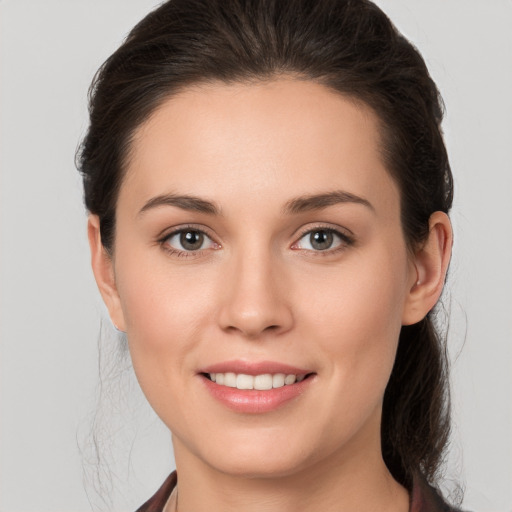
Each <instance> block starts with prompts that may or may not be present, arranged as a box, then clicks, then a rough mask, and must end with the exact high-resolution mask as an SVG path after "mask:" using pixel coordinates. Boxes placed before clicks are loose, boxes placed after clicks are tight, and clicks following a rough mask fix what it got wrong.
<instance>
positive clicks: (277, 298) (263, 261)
mask: <svg viewBox="0 0 512 512" xmlns="http://www.w3.org/2000/svg"><path fill="white" fill-rule="evenodd" d="M227 266H228V268H227V269H226V272H227V275H226V276H225V277H226V279H225V282H224V291H225V294H224V300H223V303H222V311H221V312H220V323H221V327H222V328H223V329H227V330H232V331H238V332H239V333H242V334H243V335H244V336H246V337H250V338H254V337H257V336H259V335H261V334H262V333H263V332H268V331H271V330H272V331H274V332H276V333H277V332H283V331H285V330H287V329H289V327H290V326H291V323H292V320H293V319H292V314H291V309H290V307H289V304H288V302H287V298H286V297H285V292H284V290H285V289H286V287H285V286H283V284H284V283H282V282H281V281H282V280H283V279H285V276H284V274H283V273H282V272H280V261H279V257H278V255H276V254H274V253H273V251H272V248H271V247H270V245H269V244H262V243H261V242H258V241H257V240H252V241H247V242H246V243H245V244H243V245H242V246H240V247H238V248H237V249H235V250H233V253H232V254H231V257H230V258H229V261H228V262H227Z"/></svg>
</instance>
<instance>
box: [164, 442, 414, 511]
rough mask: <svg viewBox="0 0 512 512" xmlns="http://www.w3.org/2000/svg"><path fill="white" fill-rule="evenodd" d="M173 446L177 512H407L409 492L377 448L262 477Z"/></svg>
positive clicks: (176, 444)
mask: <svg viewBox="0 0 512 512" xmlns="http://www.w3.org/2000/svg"><path fill="white" fill-rule="evenodd" d="M174 445H175V456H176V466H177V468H178V507H177V512H196V511H202V510H209V511H211V512H235V511H237V512H238V511H240V510H243V511H244V512H256V511H257V512H296V511H297V510H309V509H311V510H322V511H323V512H340V511H353V510H357V511H358V512H374V511H375V510H379V512H387V511H389V512H391V511H392V512H407V511H408V510H409V496H408V493H407V491H406V490H405V489H404V488H403V487H402V486H401V485H400V484H398V483H397V482H396V481H395V480H394V479H393V478H392V476H391V474H390V473H389V471H388V469H387V467H386V465H385V463H384V461H383V460H382V457H381V455H380V450H379V451H378V453H377V454H376V455H374V456H373V457H372V456H366V457H358V458H357V459H356V460H355V461H354V460H351V459H350V457H349V458H346V457H345V455H346V453H345V454H332V455H331V456H330V457H328V458H324V459H321V460H319V461H317V462H316V464H312V465H308V466H307V469H304V470H302V471H294V472H293V473H292V474H289V475H282V476H277V477H263V478H261V477H254V476H251V477H247V476H240V475H232V474H227V473H224V472H221V471H218V470H217V469H215V468H212V467H211V466H207V465H205V464H204V462H203V461H201V460H200V459H198V458H196V457H194V456H191V454H190V453H189V452H188V451H187V450H186V449H185V448H184V447H183V446H182V445H181V444H180V442H179V441H178V440H176V439H175V440H174ZM373 453H374V454H375V451H374V452H373ZM184 454H186V455H185V457H184V459H183V458H182V455H184ZM340 455H341V457H340ZM340 458H341V459H342V460H340ZM343 459H344V460H343ZM198 489H200V492H198ZM170 507H172V508H170ZM175 510H176V507H175V503H174V502H173V500H170V502H169V508H166V512H167V511H169V512H171V511H172V512H174V511H175Z"/></svg>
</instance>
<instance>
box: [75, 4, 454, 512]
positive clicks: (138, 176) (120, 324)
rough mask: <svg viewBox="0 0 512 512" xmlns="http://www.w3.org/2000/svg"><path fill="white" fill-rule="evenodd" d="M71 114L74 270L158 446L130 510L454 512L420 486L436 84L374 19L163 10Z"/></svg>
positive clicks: (433, 232)
mask: <svg viewBox="0 0 512 512" xmlns="http://www.w3.org/2000/svg"><path fill="white" fill-rule="evenodd" d="M90 117H91V124H90V128H89V131H88V133H87V135H86V138H85V140H84V142H83V145H82V149H81V153H80V159H79V167H80V171H81V172H82V174H83V178H84V188H85V201H86V206H87V208H88V210H89V212H90V217H89V226H88V233H89V242H90V246H91V253H92V266H93V271H94V274H95V277H96V281H97V283H98V287H99V289H100V292H101V294H102V296H103V299H104V301H105V303H106V305H107V308H108V310H109V313H110V316H111V319H112V321H113V323H114V325H115V326H116V327H117V328H118V329H120V330H122V331H124V332H126V335H127V341H128V345H129V350H130V354H131V358H132V361H133V366H134V369H135V373H136V375H137V378H138V380H139V383H140V385H141V388H142V390H143V392H144V393H145V395H146V397H147V399H148V401H149V403H150V404H151V406H152V407H153V408H154V410H155V411H156V413H157V414H158V415H159V416H160V418H161V419H162V421H163V422H164V423H165V424H166V425H167V426H168V427H169V429H170V431H171V433H172V436H173V446H174V452H175V458H176V468H177V473H173V474H172V475H171V476H170V477H169V478H168V479H167V480H166V482H165V483H164V484H163V486H162V488H161V489H160V490H159V491H158V493H157V494H156V495H155V496H154V497H153V498H152V499H151V500H149V501H148V502H147V503H146V504H145V505H144V506H143V507H141V508H140V509H139V510H140V511H150V510H151V511H156V510H159V511H160V510H164V511H165V512H171V511H180V512H190V511H195V510H205V509H208V510H219V511H221V510H222V511H229V510H235V509H236V510H244V511H251V510H258V511H263V510H280V511H282V510H306V509H312V508H314V509H317V510H323V511H331V510H332V511H339V510H361V511H365V510H383V511H385V510H390V511H391V510H393V511H404V512H405V511H407V510H412V511H420V510H429V511H430V510H432V511H436V510H451V509H450V508H449V507H448V505H446V504H445V503H444V502H443V501H442V499H441V498H440V496H439V495H438V494H437V493H436V491H435V490H434V488H433V487H431V486H430V485H429V483H430V484H432V485H434V486H435V484H436V475H437V472H438V470H439V464H440V461H441V460H442V456H443V453H444V448H445V445H446V442H447V438H448V433H449V410H448V390H447V376H446V367H445V355H444V348H443V346H442V344H441V342H440V340H439V337H438V335H437V333H436V330H435V328H434V326H433V323H432V319H431V311H432V308H433V307H434V306H435V304H436V302H437V300H438V298H439V296H440V294H441V291H442V288H443V284H444V280H445V276H446V272H447V268H448V264H449V260H450V252H451V245H452V233H451V226H450V221H449V218H448V216H447V213H448V211H449V209H450V206H451V202H452V177H451V172H450V168H449V164H448V158H447V155H446V150H445V147H444V143H443V138H442V134H441V130H440V122H441V118H442V109H441V106H440V99H439V96H438V92H437V89H436V87H435V84H434V83H433V82H432V80H431V78H430V76H429V75H428V72H427V69H426V67H425V64H424V62H423V60H422V58H421V56H420V55H419V54H418V53H417V51H416V50H415V49H414V48H413V47H412V46H411V45H410V44H409V43H408V42H407V41H406V40H405V39H404V38H403V37H402V36H401V35H399V34H398V33H397V32H396V30H395V29H394V27H393V26H392V24H391V23H390V21H389V20H388V19H387V18H386V16H385V15H384V14H383V13H382V12H381V11H380V10H379V9H378V8H377V7H375V6H374V5H373V4H371V3H370V2H367V1H365V0H358V1H349V0H346V1H343V0H321V1H317V2H310V1H307V0H293V1H291V0H290V1H288V2H282V1H280V2H276V1H272V0H260V1H257V2H256V1H247V0H205V1H190V0H179V1H171V2H167V3H165V4H163V5H162V6H161V7H159V8H158V9H156V10H155V11H154V12H152V13H151V14H149V15H148V16H147V17H146V18H145V19H144V20H142V21H141V22H140V23H139V24H138V25H137V26H136V27H135V28H134V29H133V30H132V32H131V33H130V35H129V36H128V38H127V40H126V41H125V43H124V44H123V45H122V46H121V47H120V48H119V49H118V50H117V51H116V52H115V53H114V54H113V55H112V56H111V57H110V58H109V59H108V60H107V62H106V63H105V64H104V65H103V67H102V68H101V69H100V71H99V73H98V75H97V77H96V79H95V82H94V86H93V89H92V94H91V108H90ZM177 479H179V483H178V484H177V483H176V482H177Z"/></svg>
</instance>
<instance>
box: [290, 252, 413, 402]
mask: <svg viewBox="0 0 512 512" xmlns="http://www.w3.org/2000/svg"><path fill="white" fill-rule="evenodd" d="M366 255H370V256H368V257H367V256H366ZM406 283H407V255H406V251H405V248H404V249H403V250H402V251H401V250H398V251H397V250H394V249H393V247H389V248H388V247H386V246H382V247H380V248H375V249H374V250H372V251H367V252H361V254H360V255H356V257H354V258H352V259H351V260H350V262H347V264H346V265H340V267H339V268H338V269H335V270H334V271H333V272H331V273H330V274H325V275H323V276H316V279H315V280H311V282H310V283H306V285H305V286H304V287H303V289H302V291H301V292H300V294H301V295H303V296H305V297H307V301H306V300H304V301H303V303H305V304H307V309H303V311H302V313H301V316H302V317H303V318H307V319H308V324H307V328H308V331H309V333H310V334H309V336H310V337H313V336H314V338H313V339H316V340H318V341H317V343H318V344H319V347H320V350H321V351H322V352H324V353H326V354H328V355H329V356H330V358H331V361H332V364H331V371H332V373H333V374H336V378H338V379H341V380H344V381H346V382H347V383H348V382H349V381H350V385H351V387H353V390H354V391H355V392H357V391H360V392H361V393H363V392H364V391H365V390H367V389H368V387H373V392H374V393H376V394H379V393H382V394H383V392H384V388H385V386H386V384H387V381H388V379H389V375H390V373H391V369H392V366H393V363H394V358H395V354H396V349H397V344H398V338H399V334H400V329H401V319H402V311H403V306H404V301H405V297H406V294H405V291H406ZM369 376H371V378H368V377H369ZM347 385H348V384H347Z"/></svg>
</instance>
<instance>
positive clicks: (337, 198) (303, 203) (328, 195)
mask: <svg viewBox="0 0 512 512" xmlns="http://www.w3.org/2000/svg"><path fill="white" fill-rule="evenodd" d="M340 203H355V204H361V205H363V206H366V207H367V208H369V209H370V210H372V211H375V208H374V207H373V205H372V204H371V203H370V201H368V200H367V199H364V198H362V197H359V196H356V195H355V194H352V193H350V192H345V191H343V190H334V191H332V192H325V193H321V194H314V195H306V196H301V197H297V198H295V199H291V200H290V201H288V202H287V203H286V204H285V206H284V212H285V213H287V214H293V213H302V212H307V211H310V210H321V209H323V208H327V207H328V206H333V205H336V204H340Z"/></svg>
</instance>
